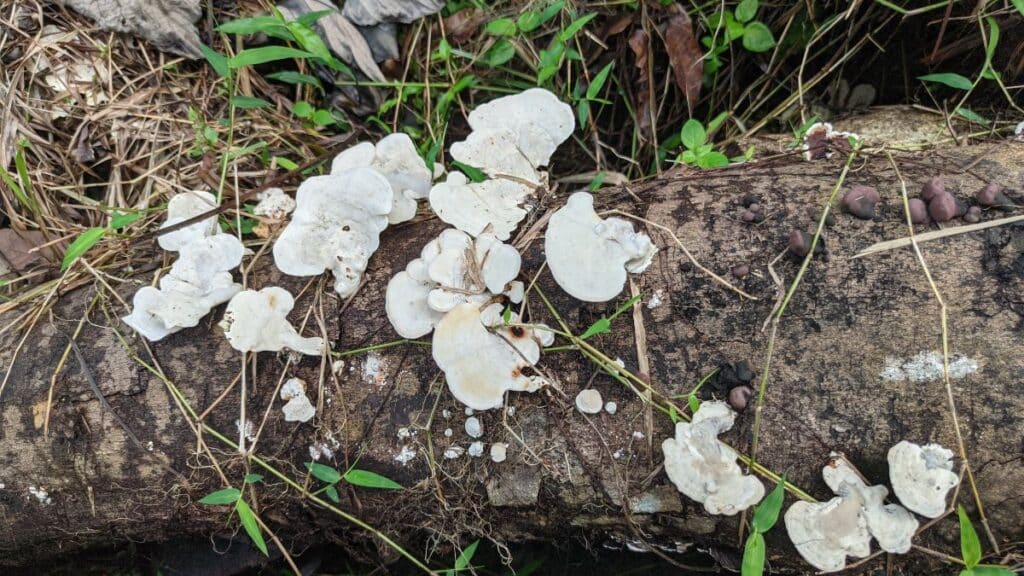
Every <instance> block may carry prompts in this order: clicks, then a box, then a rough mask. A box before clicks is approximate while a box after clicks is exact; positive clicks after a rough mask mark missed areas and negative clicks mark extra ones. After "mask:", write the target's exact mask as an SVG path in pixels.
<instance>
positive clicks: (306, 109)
mask: <svg viewBox="0 0 1024 576" xmlns="http://www.w3.org/2000/svg"><path fill="white" fill-rule="evenodd" d="M315 111H316V110H315V109H314V108H313V105H312V104H310V103H309V102H306V101H305V100H299V101H298V102H296V103H295V105H294V106H292V114H295V115H296V116H298V117H299V118H309V117H311V116H312V115H313V112H315Z"/></svg>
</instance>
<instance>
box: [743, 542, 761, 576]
mask: <svg viewBox="0 0 1024 576" xmlns="http://www.w3.org/2000/svg"><path fill="white" fill-rule="evenodd" d="M762 574H764V536H762V535H761V533H760V532H753V533H751V534H750V536H748V537H747V545H746V546H744V547H743V564H742V567H741V568H740V575H741V576H761V575H762Z"/></svg>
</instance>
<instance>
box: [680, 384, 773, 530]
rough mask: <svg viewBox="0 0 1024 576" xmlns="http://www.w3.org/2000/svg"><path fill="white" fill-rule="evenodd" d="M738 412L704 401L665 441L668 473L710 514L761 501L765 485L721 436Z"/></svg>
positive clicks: (736, 508) (739, 509)
mask: <svg viewBox="0 0 1024 576" xmlns="http://www.w3.org/2000/svg"><path fill="white" fill-rule="evenodd" d="M735 419H736V413H735V412H733V411H732V409H731V408H729V405H728V404H726V403H725V402H718V401H712V402H704V403H702V404H701V405H700V408H699V409H698V410H697V413H696V414H694V415H693V420H692V422H678V423H676V435H675V438H668V439H666V440H665V441H664V442H662V444H661V450H662V452H664V454H665V473H666V474H668V478H669V480H671V481H672V483H673V484H675V485H676V488H677V489H679V491H680V492H682V493H683V494H685V495H686V496H688V497H689V498H691V499H693V500H696V501H697V502H700V503H702V504H704V509H705V510H707V511H708V513H709V514H723V515H726V516H732V515H733V514H736V513H737V512H740V511H742V510H746V509H747V508H749V507H751V506H753V505H754V504H756V503H758V502H759V501H760V500H761V498H762V497H764V485H763V484H761V481H760V480H758V479H757V478H755V477H753V476H746V475H744V474H743V471H742V470H740V467H739V465H738V464H736V458H737V454H736V451H735V450H733V449H732V448H730V447H729V446H727V445H726V444H725V443H724V442H722V441H721V440H719V439H718V435H719V434H721V433H722V432H725V431H726V430H729V429H730V428H732V425H733V422H734V421H735Z"/></svg>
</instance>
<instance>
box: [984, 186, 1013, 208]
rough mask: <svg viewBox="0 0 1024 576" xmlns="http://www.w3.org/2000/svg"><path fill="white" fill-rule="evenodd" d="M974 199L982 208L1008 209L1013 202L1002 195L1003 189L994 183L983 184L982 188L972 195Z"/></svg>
mask: <svg viewBox="0 0 1024 576" xmlns="http://www.w3.org/2000/svg"><path fill="white" fill-rule="evenodd" d="M974 199H975V200H977V201H978V204H981V205H982V206H998V207H1001V208H1003V207H1010V206H1012V205H1013V202H1010V199H1009V198H1007V197H1006V194H1004V193H1003V187H1002V186H1000V185H999V184H996V183H995V182H989V183H988V184H985V186H984V188H982V189H981V190H978V191H977V192H976V193H975V194H974Z"/></svg>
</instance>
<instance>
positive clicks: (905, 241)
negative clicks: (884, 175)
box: [853, 152, 1024, 258]
mask: <svg viewBox="0 0 1024 576" xmlns="http://www.w3.org/2000/svg"><path fill="white" fill-rule="evenodd" d="M887 154H888V152H887ZM1020 221H1024V215H1021V216H1009V217H1007V218H999V219H998V220H990V221H988V222H978V223H977V224H964V225H962V226H956V227H954V228H945V229H942V230H933V231H931V232H925V233H924V234H913V233H911V235H910V236H909V237H906V238H899V239H896V240H886V241H885V242H878V243H877V244H872V245H871V246H869V247H867V248H865V249H864V250H861V251H860V252H859V253H858V254H856V255H855V256H853V258H861V257H863V256H873V255H875V254H880V253H882V252H886V251H888V250H895V249H897V248H903V247H904V246H910V245H911V244H913V243H915V242H916V243H918V244H920V243H921V242H928V241H930V240H939V239H942V238H948V237H950V236H958V235H960V234H967V233H968V232H977V231H978V230H984V229H986V228H994V227H996V226H1003V225H1006V224H1013V223H1014V222H1020Z"/></svg>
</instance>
